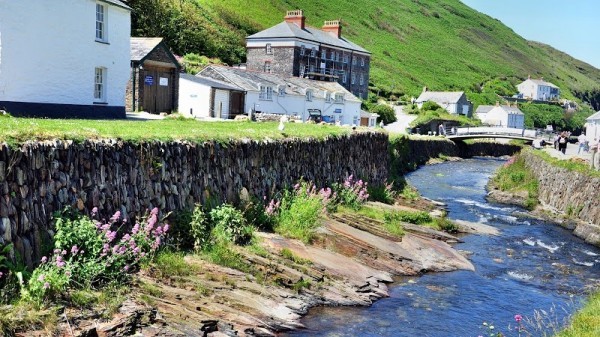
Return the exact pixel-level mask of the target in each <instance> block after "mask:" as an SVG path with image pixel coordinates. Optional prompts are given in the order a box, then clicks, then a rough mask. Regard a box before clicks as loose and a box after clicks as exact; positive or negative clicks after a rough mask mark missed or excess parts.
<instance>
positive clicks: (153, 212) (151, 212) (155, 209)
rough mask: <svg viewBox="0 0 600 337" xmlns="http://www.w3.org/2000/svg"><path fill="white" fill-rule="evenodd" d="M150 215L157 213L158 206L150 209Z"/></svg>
mask: <svg viewBox="0 0 600 337" xmlns="http://www.w3.org/2000/svg"><path fill="white" fill-rule="evenodd" d="M150 214H151V215H158V208H157V207H154V208H153V209H152V210H151V211H150Z"/></svg>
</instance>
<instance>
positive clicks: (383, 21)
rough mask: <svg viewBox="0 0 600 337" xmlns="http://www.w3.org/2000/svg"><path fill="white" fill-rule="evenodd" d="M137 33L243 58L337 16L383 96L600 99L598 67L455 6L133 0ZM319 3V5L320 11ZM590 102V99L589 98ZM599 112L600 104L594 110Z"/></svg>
mask: <svg viewBox="0 0 600 337" xmlns="http://www.w3.org/2000/svg"><path fill="white" fill-rule="evenodd" d="M129 3H130V4H131V5H132V7H133V8H134V13H133V26H134V27H133V34H134V35H141V36H149V35H160V36H164V37H165V38H166V39H167V42H168V43H169V45H170V46H171V47H172V48H173V50H174V51H175V52H176V53H178V54H186V53H199V54H202V55H206V56H209V57H218V58H220V59H221V60H223V61H224V62H226V63H230V64H232V63H237V62H243V61H244V57H245V55H244V38H245V36H246V35H248V34H252V33H255V32H257V31H260V30H262V29H265V28H268V27H270V26H272V25H275V24H277V23H279V22H281V21H282V20H283V16H284V15H285V12H286V10H290V9H298V8H300V9H303V10H304V13H305V16H306V17H307V24H308V25H311V26H315V27H321V26H322V24H323V21H324V20H330V19H337V18H341V19H342V22H343V25H344V26H343V30H342V34H343V35H344V36H346V37H347V38H348V39H350V40H352V41H353V42H355V43H358V44H359V45H361V46H363V47H365V48H366V49H367V50H369V51H371V52H372V53H373V66H372V72H371V74H372V75H371V76H372V78H371V82H372V85H373V86H374V87H376V88H374V89H373V90H374V91H376V90H380V91H381V92H382V93H384V94H389V92H390V91H391V92H393V93H395V94H396V95H397V96H398V95H400V96H401V95H407V96H414V95H418V94H419V93H420V91H421V89H422V87H423V86H427V87H429V88H430V89H432V90H467V91H473V92H478V91H480V90H481V88H482V87H485V85H486V84H487V83H488V82H489V81H490V80H498V79H500V80H507V81H510V82H512V83H516V82H518V81H520V80H522V79H524V78H526V77H527V75H531V76H532V77H542V76H543V77H544V79H546V80H548V81H550V82H553V83H555V84H556V85H558V86H559V87H561V89H562V90H563V93H564V94H563V97H567V98H572V97H573V95H574V94H575V93H578V94H579V96H580V97H583V96H584V95H583V93H586V94H587V95H588V96H592V97H595V95H597V93H598V92H599V91H600V70H599V69H596V68H594V67H593V66H591V65H588V64H586V63H584V62H581V61H578V60H576V59H573V58H572V57H570V56H569V55H567V54H564V53H562V52H560V51H557V50H555V49H553V48H551V47H549V46H547V45H543V44H540V43H536V42H531V41H527V40H525V39H523V38H522V37H520V36H519V35H517V34H516V33H514V32H513V31H512V30H511V29H510V28H508V27H506V26H505V25H504V24H502V23H501V22H500V21H498V20H495V19H492V18H491V17H489V16H487V15H484V14H481V13H479V12H477V11H475V10H473V9H471V8H470V7H467V6H466V5H464V4H463V3H462V2H460V1H459V0H363V1H361V2H360V4H357V3H353V2H350V1H346V0H327V1H322V0H321V1H315V0H263V1H258V0H130V1H129ZM317 3H318V4H317ZM588 100H591V99H588ZM596 108H600V107H596Z"/></svg>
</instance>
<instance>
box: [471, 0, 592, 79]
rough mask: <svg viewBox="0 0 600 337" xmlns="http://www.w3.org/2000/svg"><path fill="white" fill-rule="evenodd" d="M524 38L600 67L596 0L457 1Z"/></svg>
mask: <svg viewBox="0 0 600 337" xmlns="http://www.w3.org/2000/svg"><path fill="white" fill-rule="evenodd" d="M461 1H462V2H463V3H465V4H466V5H467V6H469V7H471V8H473V9H475V10H477V11H479V12H481V13H484V14H487V15H489V16H491V17H493V18H496V19H498V20H500V21H502V23H504V24H505V25H506V26H508V27H510V28H512V30H514V31H515V32H516V33H517V34H519V35H521V36H522V37H524V38H526V39H527V40H533V41H538V42H542V43H546V44H549V45H551V46H552V47H554V48H556V49H558V50H560V51H563V52H565V53H567V54H569V55H571V56H573V57H574V58H576V59H579V60H582V61H584V62H587V63H589V64H591V65H593V66H594V67H596V68H600V16H599V15H600V0H461Z"/></svg>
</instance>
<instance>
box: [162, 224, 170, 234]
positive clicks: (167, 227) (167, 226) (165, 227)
mask: <svg viewBox="0 0 600 337" xmlns="http://www.w3.org/2000/svg"><path fill="white" fill-rule="evenodd" d="M168 231H169V224H168V223H166V224H165V225H164V226H163V234H167V232H168Z"/></svg>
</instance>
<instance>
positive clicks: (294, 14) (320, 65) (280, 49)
mask: <svg viewBox="0 0 600 337" xmlns="http://www.w3.org/2000/svg"><path fill="white" fill-rule="evenodd" d="M246 58H247V63H246V67H247V69H248V70H251V71H260V72H265V73H273V74H279V75H282V76H295V77H302V78H308V79H313V80H318V81H326V82H337V83H339V84H340V85H341V86H343V87H344V88H346V90H348V91H350V92H351V93H352V94H354V95H355V96H357V97H359V98H362V99H366V98H367V95H368V92H369V74H370V67H371V53H370V52H369V51H367V50H366V49H364V48H362V47H361V46H359V45H357V44H355V43H353V42H352V41H349V40H348V39H346V38H345V37H344V36H342V22H341V21H340V20H330V21H325V23H324V25H323V27H322V28H321V29H318V28H314V27H310V26H308V25H306V17H305V16H304V12H303V11H302V10H293V11H288V12H287V14H286V16H285V17H284V21H283V22H281V23H279V24H277V25H275V26H273V27H270V28H268V29H265V30H263V31H261V32H258V33H256V34H254V35H251V36H248V37H247V38H246Z"/></svg>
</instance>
